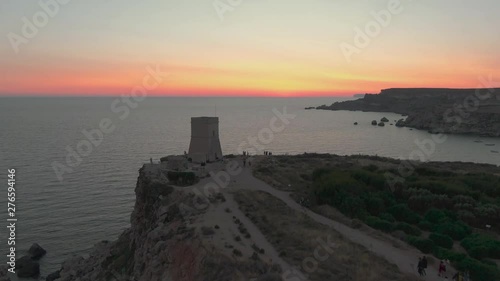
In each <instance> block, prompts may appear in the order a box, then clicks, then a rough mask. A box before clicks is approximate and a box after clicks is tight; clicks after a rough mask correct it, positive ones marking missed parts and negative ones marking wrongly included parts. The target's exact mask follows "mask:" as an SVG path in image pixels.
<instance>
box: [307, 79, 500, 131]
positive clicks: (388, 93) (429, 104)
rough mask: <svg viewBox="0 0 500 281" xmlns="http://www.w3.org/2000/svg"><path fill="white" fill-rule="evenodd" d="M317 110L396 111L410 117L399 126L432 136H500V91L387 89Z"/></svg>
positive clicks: (401, 121) (320, 107)
mask: <svg viewBox="0 0 500 281" xmlns="http://www.w3.org/2000/svg"><path fill="white" fill-rule="evenodd" d="M316 109H322V110H350V111H372V112H394V113H399V114H402V115H406V116H407V118H406V119H402V120H399V122H398V123H397V125H398V126H404V127H411V128H416V129H420V130H427V131H429V132H431V133H449V134H473V135H479V136H489V137H499V136H500V88H494V89H426V88H421V89H418V88H414V89H410V88H409V89H385V90H382V91H381V92H380V94H366V95H365V96H364V98H361V99H357V100H351V101H344V102H336V103H333V104H332V105H322V106H318V107H317V108H316Z"/></svg>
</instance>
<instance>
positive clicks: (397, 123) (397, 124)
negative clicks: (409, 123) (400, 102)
mask: <svg viewBox="0 0 500 281" xmlns="http://www.w3.org/2000/svg"><path fill="white" fill-rule="evenodd" d="M404 126H405V121H404V119H399V120H398V122H396V127H404Z"/></svg>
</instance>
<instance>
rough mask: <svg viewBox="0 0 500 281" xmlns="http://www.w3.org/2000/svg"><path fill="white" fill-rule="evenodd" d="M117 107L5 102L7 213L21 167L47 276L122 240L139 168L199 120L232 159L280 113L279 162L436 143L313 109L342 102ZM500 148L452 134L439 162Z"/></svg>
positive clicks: (25, 202)
mask: <svg viewBox="0 0 500 281" xmlns="http://www.w3.org/2000/svg"><path fill="white" fill-rule="evenodd" d="M115 100H116V98H109V97H107V98H18V99H15V98H0V180H1V181H0V182H1V184H0V186H3V189H4V190H3V191H0V192H1V193H3V195H2V196H0V204H1V205H2V206H4V207H5V208H3V209H2V210H3V211H0V218H1V221H3V223H4V224H5V225H6V224H7V223H6V218H7V203H6V197H7V185H6V182H7V177H6V176H7V169H8V168H15V169H16V180H17V184H16V188H17V201H16V207H17V208H16V211H17V213H16V215H17V218H18V222H17V227H16V232H17V248H18V257H20V256H21V255H22V254H23V250H27V248H28V247H29V246H30V245H31V244H32V243H34V242H38V243H39V244H40V245H42V246H43V247H44V248H45V249H46V250H47V251H48V254H47V256H46V257H44V258H43V259H42V261H41V265H42V276H45V275H47V274H48V273H50V272H52V271H54V270H56V269H58V268H59V267H60V263H61V262H62V261H63V260H65V259H67V258H69V257H71V256H72V255H74V254H85V253H87V252H88V250H89V249H90V248H91V247H92V246H93V244H95V243H97V242H99V241H101V240H114V239H115V238H117V236H118V235H119V234H120V233H121V232H122V231H123V230H124V229H125V228H126V227H128V225H129V217H130V212H131V211H132V208H133V204H134V200H135V196H134V188H135V182H136V179H137V176H138V170H139V168H140V167H141V165H142V164H143V163H146V162H148V161H149V158H150V157H152V158H153V159H156V160H157V159H159V158H160V157H162V156H165V155H168V154H182V153H183V152H184V151H187V150H188V146H189V139H190V117H192V116H213V115H214V114H216V115H217V116H218V117H219V119H220V137H221V143H222V149H223V152H224V153H226V154H228V153H236V152H237V149H238V146H239V145H240V144H241V143H242V142H244V141H247V140H248V138H249V137H254V136H258V135H259V132H260V131H261V130H262V129H263V128H269V126H270V125H269V122H270V120H271V119H272V118H273V116H275V115H274V113H273V109H275V110H278V111H280V112H283V109H284V107H286V111H287V113H289V114H294V115H296V117H295V118H294V119H293V120H291V121H290V123H289V124H288V125H286V126H285V129H284V130H283V131H282V132H279V133H276V134H274V137H273V139H272V142H271V143H269V144H268V145H266V146H265V148H266V149H267V150H270V151H272V152H273V153H274V154H283V153H289V154H298V153H303V152H319V153H324V152H329V153H336V154H341V155H349V154H369V155H380V156H388V157H395V158H404V159H407V158H408V157H409V155H410V154H411V153H412V152H413V151H418V150H419V148H418V146H417V145H416V143H415V142H416V141H417V140H419V141H422V140H425V139H429V138H430V137H431V135H430V134H428V133H426V132H423V131H418V130H410V129H408V128H396V127H395V126H389V125H388V126H386V127H383V128H382V127H374V126H372V125H371V124H370V123H371V121H372V120H374V119H376V120H380V118H382V117H384V116H386V117H387V118H388V119H389V120H391V121H393V120H395V119H399V118H401V116H399V115H397V114H388V113H366V112H365V113H363V112H347V111H337V112H334V111H316V110H304V107H306V106H317V105H321V104H331V103H332V102H334V101H338V100H341V99H338V98H337V99H336V98H294V99H285V98H283V99H280V98H148V99H146V100H144V101H143V102H141V103H139V104H138V105H137V107H136V108H132V109H130V113H129V115H128V116H126V118H124V119H123V120H121V119H120V118H119V117H120V116H121V117H123V116H122V114H123V111H118V113H115V112H113V110H112V109H111V104H112V103H113V101H115ZM123 105H124V104H123V103H121V104H119V105H118V106H123ZM129 108H130V107H129ZM122 110H123V109H122ZM115 111H117V110H115ZM103 118H109V119H110V120H111V122H112V123H113V125H114V126H116V128H115V130H114V131H113V132H111V133H108V134H105V135H104V139H103V141H102V143H101V144H99V145H98V146H97V147H94V148H93V150H92V151H91V153H90V154H89V155H88V156H86V157H83V158H82V162H81V164H80V165H79V166H77V167H75V168H73V170H74V171H73V172H72V173H66V174H64V175H63V180H62V181H59V180H58V178H57V176H56V174H55V172H54V169H53V167H52V164H53V163H54V162H60V163H65V161H66V160H65V158H66V156H67V154H68V152H67V150H66V149H67V147H68V146H69V147H71V148H73V149H75V148H76V146H77V144H78V143H79V142H80V141H81V140H83V139H85V136H84V135H83V133H82V130H91V129H95V128H98V127H99V123H100V121H101V120H102V119H103ZM354 122H359V125H358V126H354V125H353V123H354ZM277 124H278V125H280V123H277ZM477 140H481V141H482V142H475V141H477ZM486 144H495V146H487V145H486ZM247 150H250V149H249V148H247ZM492 150H500V139H487V138H477V137H472V136H448V139H447V140H446V142H445V143H443V144H439V145H437V146H436V151H435V152H434V153H433V154H432V155H431V156H430V157H429V159H431V160H443V161H468V162H479V163H492V164H496V165H500V154H496V153H492V152H491V151H492ZM0 229H1V233H0V234H1V237H3V238H2V239H1V240H2V241H0V250H1V251H2V253H7V240H6V238H7V237H8V233H7V231H6V228H5V226H3V227H1V226H0ZM2 256H3V258H0V260H1V261H2V264H4V263H5V262H6V257H5V255H2Z"/></svg>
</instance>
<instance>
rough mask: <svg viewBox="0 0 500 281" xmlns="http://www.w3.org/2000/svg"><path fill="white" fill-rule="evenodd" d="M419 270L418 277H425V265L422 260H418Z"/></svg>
mask: <svg viewBox="0 0 500 281" xmlns="http://www.w3.org/2000/svg"><path fill="white" fill-rule="evenodd" d="M417 270H418V275H420V276H424V264H423V262H422V258H418V265H417Z"/></svg>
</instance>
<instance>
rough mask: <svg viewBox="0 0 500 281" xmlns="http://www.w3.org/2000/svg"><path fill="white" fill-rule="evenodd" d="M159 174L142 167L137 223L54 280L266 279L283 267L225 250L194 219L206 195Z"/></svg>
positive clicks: (68, 263) (67, 264)
mask: <svg viewBox="0 0 500 281" xmlns="http://www.w3.org/2000/svg"><path fill="white" fill-rule="evenodd" d="M156 174H157V170H155V171H152V172H151V171H148V170H147V168H146V166H145V167H143V168H141V169H140V171H139V177H138V180H137V185H136V189H135V193H136V202H135V206H134V210H133V212H132V215H131V218H130V222H131V227H130V228H129V229H127V230H125V231H124V232H123V233H122V234H121V235H120V237H119V238H118V240H116V241H114V242H107V241H103V242H101V243H99V244H97V245H96V246H95V247H94V249H93V251H92V253H91V254H90V256H89V257H88V258H83V257H74V258H72V259H69V260H67V261H65V262H64V263H63V265H62V268H61V270H60V272H59V273H57V272H56V273H54V275H53V276H52V277H51V278H52V280H57V281H77V280H78V281H101V280H111V281H121V280H127V281H128V280H137V281H170V280H175V281H181V280H186V281H187V280H190V281H191V280H193V281H194V280H199V281H202V280H220V281H224V280H227V281H232V280H249V279H251V277H252V278H256V279H255V280H264V279H259V278H260V277H262V276H270V274H272V273H273V272H274V273H277V272H279V271H280V269H279V268H276V266H272V265H271V264H269V263H266V262H264V261H261V260H259V259H251V258H250V257H247V258H246V257H238V258H236V257H234V256H233V257H231V256H228V255H224V254H223V253H221V252H220V251H219V250H218V249H217V247H215V246H214V245H213V244H212V241H211V239H210V238H209V237H207V236H206V235H204V234H203V231H201V230H200V229H199V228H198V227H196V226H193V225H191V224H190V222H192V221H193V220H194V219H195V218H196V217H197V216H200V215H202V214H203V213H204V212H205V211H204V210H198V209H196V208H195V204H197V200H198V199H201V198H198V197H195V196H194V195H193V194H190V193H187V192H185V191H182V190H180V189H175V188H173V187H171V186H169V185H167V184H166V183H165V182H158V181H156V178H157V176H156ZM184 208H186V209H187V210H189V211H186V212H185V211H183V210H184ZM57 276H59V278H57ZM54 277H55V278H56V279H53V278H54ZM265 278H267V277H265ZM269 280H276V279H269ZM278 280H280V279H278Z"/></svg>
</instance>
